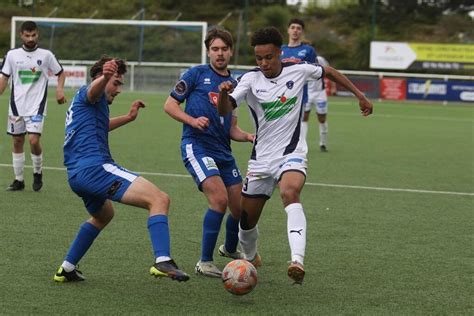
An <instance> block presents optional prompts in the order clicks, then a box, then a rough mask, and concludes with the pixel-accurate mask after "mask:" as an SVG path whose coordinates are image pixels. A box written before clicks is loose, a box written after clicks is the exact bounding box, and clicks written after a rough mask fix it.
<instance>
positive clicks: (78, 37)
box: [11, 16, 207, 65]
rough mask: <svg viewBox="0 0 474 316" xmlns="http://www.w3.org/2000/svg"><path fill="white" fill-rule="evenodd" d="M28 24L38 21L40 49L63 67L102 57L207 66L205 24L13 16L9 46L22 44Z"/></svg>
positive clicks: (139, 61)
mask: <svg viewBox="0 0 474 316" xmlns="http://www.w3.org/2000/svg"><path fill="white" fill-rule="evenodd" d="M27 20H30V21H35V22H36V23H37V25H38V28H39V32H40V46H41V47H43V48H47V49H50V50H52V51H53V52H54V54H55V55H56V57H57V58H58V59H60V60H61V61H62V62H66V63H67V62H70V63H74V61H77V63H79V61H80V62H83V63H84V61H90V62H92V61H95V60H97V59H99V58H100V56H101V55H103V54H106V55H109V56H112V57H120V58H123V59H126V60H127V61H129V62H137V63H145V64H146V63H153V64H154V63H156V64H163V65H165V64H183V65H185V64H201V63H205V62H206V48H205V46H204V38H205V35H206V31H207V22H182V21H148V20H100V19H66V18H38V17H20V16H15V17H12V20H11V48H14V47H18V46H19V45H20V43H21V39H20V36H19V31H20V26H21V24H22V23H23V22H24V21H27ZM85 64H87V62H85Z"/></svg>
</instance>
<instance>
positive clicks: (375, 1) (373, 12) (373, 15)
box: [372, 0, 377, 41]
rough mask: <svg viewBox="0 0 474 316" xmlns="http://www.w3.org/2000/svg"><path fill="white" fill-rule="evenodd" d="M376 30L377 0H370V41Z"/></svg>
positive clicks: (373, 37) (373, 38)
mask: <svg viewBox="0 0 474 316" xmlns="http://www.w3.org/2000/svg"><path fill="white" fill-rule="evenodd" d="M376 32H377V0H372V41H374V40H375V35H376Z"/></svg>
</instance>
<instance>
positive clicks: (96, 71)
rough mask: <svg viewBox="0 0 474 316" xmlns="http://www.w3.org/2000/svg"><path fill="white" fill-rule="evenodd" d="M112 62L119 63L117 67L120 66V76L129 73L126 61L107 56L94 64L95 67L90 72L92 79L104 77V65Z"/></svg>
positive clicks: (103, 56)
mask: <svg viewBox="0 0 474 316" xmlns="http://www.w3.org/2000/svg"><path fill="white" fill-rule="evenodd" d="M111 60H115V62H116V63H117V66H118V70H117V73H118V74H119V75H123V74H125V73H126V72H127V63H126V62H125V60H123V59H119V58H113V57H109V56H107V55H102V57H100V59H99V60H98V61H97V62H96V63H95V64H94V66H92V68H91V70H90V75H91V78H92V79H94V78H96V77H98V76H100V75H102V69H103V67H104V64H105V63H106V62H108V61H111Z"/></svg>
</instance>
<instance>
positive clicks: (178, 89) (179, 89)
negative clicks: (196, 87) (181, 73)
mask: <svg viewBox="0 0 474 316" xmlns="http://www.w3.org/2000/svg"><path fill="white" fill-rule="evenodd" d="M186 90H188V85H187V84H186V81H184V80H180V81H178V83H177V84H176V85H175V86H174V92H175V93H176V94H177V95H184V94H185V93H186Z"/></svg>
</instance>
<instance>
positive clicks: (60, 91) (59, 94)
mask: <svg viewBox="0 0 474 316" xmlns="http://www.w3.org/2000/svg"><path fill="white" fill-rule="evenodd" d="M65 81H66V75H65V74H64V71H61V72H60V73H59V74H58V85H57V87H56V101H58V104H64V103H66V102H67V100H66V97H65V96H64V82H65Z"/></svg>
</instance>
